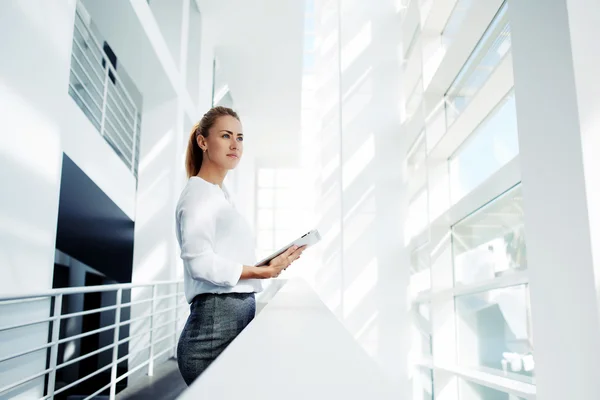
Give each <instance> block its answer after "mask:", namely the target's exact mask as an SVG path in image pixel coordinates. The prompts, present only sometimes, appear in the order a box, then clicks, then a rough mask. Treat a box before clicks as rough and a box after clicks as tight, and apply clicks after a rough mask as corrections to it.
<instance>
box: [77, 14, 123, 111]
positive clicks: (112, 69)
mask: <svg viewBox="0 0 600 400" xmlns="http://www.w3.org/2000/svg"><path fill="white" fill-rule="evenodd" d="M76 14H77V13H76ZM79 19H80V21H81V22H82V25H83V26H84V28H85V30H86V31H87V32H88V35H89V38H90V39H91V40H92V42H93V43H94V44H95V45H96V49H98V50H99V52H100V54H104V50H100V49H102V46H100V44H99V42H98V40H97V39H96V37H95V36H94V35H93V34H92V32H90V30H89V28H88V27H87V26H86V25H85V22H84V21H83V19H82V18H81V16H79ZM74 25H75V27H76V28H77V30H78V31H79V34H80V35H81V37H82V38H83V40H85V39H86V38H85V36H84V35H83V33H82V32H81V30H80V29H79V27H77V24H74ZM86 42H87V41H86ZM98 62H99V63H100V65H102V60H98ZM105 65H106V66H107V67H108V68H109V69H110V71H111V72H112V73H113V74H114V75H115V77H118V78H119V80H121V74H119V73H118V72H117V70H115V68H114V67H113V66H112V64H111V63H110V60H108V57H106V62H105ZM123 93H124V94H125V96H127V100H129V102H130V103H131V104H132V105H133V106H134V107H135V102H134V101H133V99H132V98H131V96H130V95H129V93H127V91H126V90H123Z"/></svg>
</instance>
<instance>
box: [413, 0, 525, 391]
mask: <svg viewBox="0 0 600 400" xmlns="http://www.w3.org/2000/svg"><path fill="white" fill-rule="evenodd" d="M495 4H497V5H496V6H494V5H493V4H491V2H490V3H489V4H487V5H483V3H477V4H476V3H475V2H473V1H470V0H458V1H457V2H456V4H455V6H454V8H453V10H452V12H450V13H449V14H448V16H447V20H446V21H445V23H443V24H442V23H441V22H440V23H439V25H438V26H437V28H434V25H435V24H436V22H432V21H431V20H430V21H426V20H427V16H426V15H427V14H431V13H432V9H431V3H430V2H428V1H420V2H419V3H418V5H419V7H420V13H421V14H422V15H417V16H416V17H415V18H418V21H408V22H405V23H411V24H416V25H418V26H419V27H421V26H422V25H423V24H425V25H427V26H426V28H427V32H425V31H422V32H417V33H416V34H415V35H414V37H419V40H418V41H415V40H414V37H410V38H407V40H408V42H409V45H410V49H411V51H410V53H411V54H414V55H418V54H420V55H422V57H423V60H422V65H421V68H422V69H423V70H422V71H421V72H420V74H419V75H418V77H417V75H416V74H415V71H414V69H413V68H414V65H415V63H414V62H413V61H414V60H413V59H412V58H410V57H409V59H408V60H407V62H406V63H405V66H404V67H405V70H406V69H408V71H405V72H407V74H408V75H410V77H411V78H413V79H414V82H417V81H418V82H419V85H421V88H419V90H418V91H417V92H415V91H413V90H412V88H407V89H408V90H407V93H405V95H406V96H405V97H404V98H405V99H406V100H405V104H404V109H405V110H406V111H407V112H408V113H409V114H411V115H418V114H419V113H421V114H422V115H423V116H424V126H423V125H419V124H418V123H415V122H416V121H417V122H418V118H412V119H409V120H407V122H406V123H405V124H404V129H405V134H406V135H407V136H408V137H412V138H415V139H413V140H412V143H411V145H410V146H409V149H408V151H407V152H406V154H405V160H406V180H407V196H408V201H409V204H408V216H407V218H406V221H405V226H404V230H405V241H406V246H407V250H408V252H409V254H410V265H409V266H408V268H409V269H410V290H409V293H410V296H411V301H412V304H411V314H412V327H411V352H410V354H411V362H412V369H411V376H412V378H413V379H412V384H413V392H412V393H413V400H416V399H419V400H420V399H428V400H430V399H433V398H438V397H439V398H442V397H447V396H449V397H451V398H458V399H461V400H495V399H503V400H504V399H506V400H519V399H521V398H530V396H531V393H535V380H534V379H535V362H534V351H533V334H532V329H531V308H530V305H529V303H530V302H529V276H528V269H527V251H526V248H527V241H526V237H525V233H524V213H523V200H522V195H521V193H522V190H523V189H522V186H521V183H520V179H521V178H520V173H519V168H518V163H515V162H512V161H513V160H515V159H516V158H517V157H518V154H519V145H518V130H517V128H518V127H517V123H516V107H515V101H516V99H515V93H514V91H513V85H514V83H513V77H512V71H511V65H510V63H511V60H512V58H511V37H510V21H509V20H508V5H507V3H503V4H498V3H495ZM413 5H414V4H411V6H413ZM475 6H476V7H477V11H476V12H475V11H474V7H475ZM486 7H487V9H486ZM436 12H438V14H436V18H438V17H439V16H440V14H439V13H440V11H439V10H437V11H436ZM413 14H415V13H407V16H406V18H409V16H412V15H413ZM434 19H435V18H434ZM424 21H426V22H424ZM438 22H439V21H438ZM411 26H412V25H411ZM420 29H421V28H419V30H420ZM435 29H439V31H437V32H436V31H435ZM407 31H408V29H407ZM468 35H472V37H470V39H469V40H465V41H464V43H463V42H462V41H463V40H464V39H465V38H466V37H467V36H468ZM440 38H441V43H442V46H441V48H442V50H443V51H442V52H441V53H440V52H439V51H429V50H428V49H427V48H426V47H427V46H432V44H435V43H436V41H439V40H440ZM459 40H460V41H459ZM466 42H469V43H468V44H467V43H466ZM438 45H439V44H438ZM414 46H417V47H418V46H421V48H420V49H419V48H414ZM469 46H470V47H471V48H468V47H469ZM457 65H460V66H461V67H459V68H457V67H456V66H457ZM428 68H438V69H442V70H443V71H439V70H438V71H434V70H432V71H428V70H427V71H426V69H428ZM427 76H429V77H432V79H428V77H427ZM415 77H417V78H415ZM411 84H412V82H411ZM440 87H446V88H447V89H446V90H445V91H440V90H439V89H440ZM475 377H476V378H475Z"/></svg>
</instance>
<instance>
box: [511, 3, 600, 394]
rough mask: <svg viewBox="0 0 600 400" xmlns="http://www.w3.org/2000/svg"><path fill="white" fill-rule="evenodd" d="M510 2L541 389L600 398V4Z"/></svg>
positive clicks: (532, 300)
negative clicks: (598, 112)
mask: <svg viewBox="0 0 600 400" xmlns="http://www.w3.org/2000/svg"><path fill="white" fill-rule="evenodd" d="M585 3H588V4H587V6H586V4H585ZM567 7H569V10H568V11H569V14H570V15H567ZM571 7H572V9H571ZM509 9H510V13H511V14H510V17H511V27H512V48H513V50H512V51H513V62H514V76H515V92H516V99H517V117H518V125H519V146H520V153H521V157H520V160H521V169H522V177H523V195H524V208H525V233H526V237H527V256H528V262H529V269H530V288H531V308H532V321H533V331H534V355H535V359H536V382H537V398H539V399H544V400H564V399H600V380H599V379H598V360H599V359H600V322H599V314H598V299H597V290H596V285H595V274H594V252H596V257H597V256H598V249H599V246H598V245H597V242H598V233H597V232H596V230H597V229H598V224H595V226H593V229H592V228H590V216H592V221H595V220H597V219H598V217H596V215H597V214H598V212H600V202H598V201H594V202H592V201H590V199H592V198H593V197H594V196H589V195H590V194H595V193H597V191H598V189H600V182H599V179H600V177H599V176H598V175H599V173H600V172H599V171H600V170H599V169H596V170H595V172H594V171H593V170H592V169H591V165H592V162H593V160H591V156H592V154H589V153H590V152H592V151H593V150H592V149H586V151H583V148H585V147H586V146H588V145H589V142H590V141H591V140H593V139H592V138H591V134H592V130H593V125H592V122H593V121H592V115H593V113H591V111H592V110H590V107H591V106H592V105H593V104H594V103H593V102H590V103H588V101H590V100H592V101H595V103H596V104H598V103H597V102H598V87H599V85H600V83H599V82H598V80H597V77H595V76H594V75H595V73H593V71H594V70H595V71H597V70H598V61H597V60H598V52H599V51H600V50H599V49H598V45H597V42H595V41H594V38H597V37H599V35H600V21H598V15H599V14H598V13H599V6H598V4H597V2H596V1H591V0H590V1H587V2H586V1H584V0H578V1H575V0H573V1H570V0H529V1H511V2H510V7H509ZM573 11H575V12H573ZM594 16H595V20H596V21H597V22H596V23H595V24H594V23H593V20H594ZM569 25H571V27H570V26H569ZM594 61H595V62H594ZM584 85H585V86H584ZM592 92H594V93H595V98H594V96H593V95H592ZM597 108H598V107H596V109H597ZM583 117H585V118H583ZM597 125H598V123H597V122H596V126H597ZM596 132H597V129H596ZM596 136H598V135H597V134H596ZM595 140H598V139H595ZM598 150H599V147H598V146H596V147H595V151H598ZM596 162H597V161H596ZM594 175H595V176H594ZM596 196H597V194H596Z"/></svg>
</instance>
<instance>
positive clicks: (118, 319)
mask: <svg viewBox="0 0 600 400" xmlns="http://www.w3.org/2000/svg"><path fill="white" fill-rule="evenodd" d="M122 297H123V289H118V290H117V301H116V306H117V308H116V310H115V330H114V336H113V344H114V347H113V354H112V367H111V369H110V400H115V397H116V395H117V382H116V381H117V360H118V359H119V324H120V323H121V299H122Z"/></svg>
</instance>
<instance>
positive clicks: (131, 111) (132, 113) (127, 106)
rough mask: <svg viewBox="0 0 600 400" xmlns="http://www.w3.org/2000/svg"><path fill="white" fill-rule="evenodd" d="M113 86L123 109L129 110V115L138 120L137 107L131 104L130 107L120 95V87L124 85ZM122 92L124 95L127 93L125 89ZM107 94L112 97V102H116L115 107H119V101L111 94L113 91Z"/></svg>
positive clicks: (108, 91)
mask: <svg viewBox="0 0 600 400" xmlns="http://www.w3.org/2000/svg"><path fill="white" fill-rule="evenodd" d="M117 82H120V81H117ZM113 86H114V89H115V90H114V92H116V93H117V97H118V100H119V102H120V103H121V106H122V108H124V109H125V110H127V113H128V114H130V115H131V116H132V117H133V118H137V107H136V106H135V104H129V105H128V104H127V103H126V102H125V100H123V96H121V94H120V93H119V91H120V90H119V89H118V87H121V86H122V85H119V86H117V85H116V84H115V85H113ZM108 89H110V86H109V87H108ZM122 91H123V92H124V93H127V91H126V90H125V89H122ZM106 92H107V93H108V95H109V96H111V98H112V100H113V101H114V102H115V105H116V106H117V107H118V104H117V99H116V98H115V97H113V94H112V93H111V92H112V91H111V90H107V91H106ZM131 108H133V109H131Z"/></svg>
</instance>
